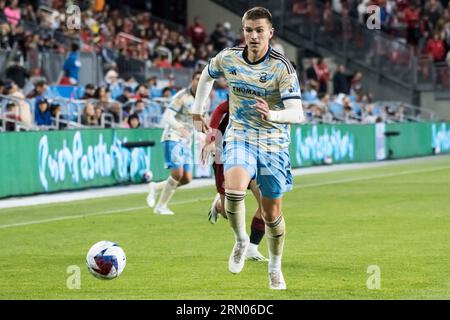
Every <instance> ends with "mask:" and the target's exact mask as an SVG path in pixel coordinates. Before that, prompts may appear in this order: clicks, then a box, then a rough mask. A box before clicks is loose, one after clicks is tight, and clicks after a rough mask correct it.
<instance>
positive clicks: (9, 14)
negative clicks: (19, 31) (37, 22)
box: [3, 0, 21, 27]
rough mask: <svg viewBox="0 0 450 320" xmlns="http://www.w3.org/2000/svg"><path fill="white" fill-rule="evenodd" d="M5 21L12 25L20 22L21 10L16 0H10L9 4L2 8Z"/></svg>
mask: <svg viewBox="0 0 450 320" xmlns="http://www.w3.org/2000/svg"><path fill="white" fill-rule="evenodd" d="M3 14H4V15H5V17H6V21H8V23H9V24H11V25H12V26H14V27H15V26H17V25H18V24H19V23H20V17H21V10H20V8H19V1H18V0H11V2H10V5H9V6H7V7H6V8H5V9H4V10H3Z"/></svg>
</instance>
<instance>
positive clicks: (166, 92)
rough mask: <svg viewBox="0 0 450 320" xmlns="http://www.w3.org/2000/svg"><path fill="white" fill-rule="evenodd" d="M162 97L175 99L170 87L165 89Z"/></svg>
mask: <svg viewBox="0 0 450 320" xmlns="http://www.w3.org/2000/svg"><path fill="white" fill-rule="evenodd" d="M162 97H163V98H172V97H173V94H172V89H170V88H169V87H165V88H164V89H163V90H162Z"/></svg>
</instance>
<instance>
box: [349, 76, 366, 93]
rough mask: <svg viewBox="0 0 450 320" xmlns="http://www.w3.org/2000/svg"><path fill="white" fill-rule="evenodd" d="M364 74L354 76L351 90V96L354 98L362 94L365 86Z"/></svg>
mask: <svg viewBox="0 0 450 320" xmlns="http://www.w3.org/2000/svg"><path fill="white" fill-rule="evenodd" d="M362 77H363V74H362V72H360V71H358V72H356V73H355V74H354V75H353V78H352V82H351V88H350V94H351V95H352V96H357V95H358V94H360V93H361V92H362V90H363V89H362V88H363V84H362Z"/></svg>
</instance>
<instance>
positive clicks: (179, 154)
mask: <svg viewBox="0 0 450 320" xmlns="http://www.w3.org/2000/svg"><path fill="white" fill-rule="evenodd" d="M163 148H164V161H165V166H166V168H167V169H178V168H181V167H183V170H184V171H187V172H191V171H192V164H193V158H192V152H191V148H190V147H189V146H187V145H186V144H185V143H182V142H179V141H171V140H168V141H163Z"/></svg>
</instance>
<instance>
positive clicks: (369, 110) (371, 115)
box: [362, 104, 379, 123]
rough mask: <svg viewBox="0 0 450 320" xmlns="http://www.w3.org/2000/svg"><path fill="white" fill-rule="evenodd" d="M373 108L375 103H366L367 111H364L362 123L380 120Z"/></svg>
mask: <svg viewBox="0 0 450 320" xmlns="http://www.w3.org/2000/svg"><path fill="white" fill-rule="evenodd" d="M373 108H374V106H373V104H368V105H366V108H365V112H364V114H365V115H364V117H363V119H362V123H376V122H379V119H378V118H377V116H375V115H374V111H373Z"/></svg>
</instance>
